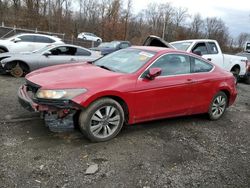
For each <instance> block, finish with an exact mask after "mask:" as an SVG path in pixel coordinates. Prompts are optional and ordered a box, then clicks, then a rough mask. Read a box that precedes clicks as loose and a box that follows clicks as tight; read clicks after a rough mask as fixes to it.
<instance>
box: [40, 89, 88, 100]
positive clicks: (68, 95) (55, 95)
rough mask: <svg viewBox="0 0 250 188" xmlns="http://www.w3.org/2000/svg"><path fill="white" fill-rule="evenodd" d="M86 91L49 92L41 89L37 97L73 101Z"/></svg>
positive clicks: (65, 90)
mask: <svg viewBox="0 0 250 188" xmlns="http://www.w3.org/2000/svg"><path fill="white" fill-rule="evenodd" d="M86 91H87V90H86V89H63V90H48V89H39V90H38V91H37V93H36V97H37V98H40V99H72V98H74V97H76V96H77V95H80V94H82V93H85V92H86Z"/></svg>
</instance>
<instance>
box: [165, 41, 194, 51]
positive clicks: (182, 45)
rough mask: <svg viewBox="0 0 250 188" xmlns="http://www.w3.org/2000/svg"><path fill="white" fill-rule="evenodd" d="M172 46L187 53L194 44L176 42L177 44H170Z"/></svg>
mask: <svg viewBox="0 0 250 188" xmlns="http://www.w3.org/2000/svg"><path fill="white" fill-rule="evenodd" d="M170 44H172V45H173V46H174V47H175V48H176V49H177V50H183V51H186V50H187V49H188V48H189V46H190V45H191V44H192V42H176V43H170Z"/></svg>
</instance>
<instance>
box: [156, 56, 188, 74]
mask: <svg viewBox="0 0 250 188" xmlns="http://www.w3.org/2000/svg"><path fill="white" fill-rule="evenodd" d="M153 67H159V68H161V69H162V73H161V76H170V75H179V74H189V73H190V72H191V71H190V69H191V66H190V58H189V56H186V55H181V54H168V55H164V56H162V57H160V58H159V59H158V60H156V61H155V62H154V64H153V65H152V66H151V68H153Z"/></svg>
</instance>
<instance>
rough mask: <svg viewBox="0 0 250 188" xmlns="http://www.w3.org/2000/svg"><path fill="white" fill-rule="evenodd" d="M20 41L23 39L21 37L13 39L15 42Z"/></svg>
mask: <svg viewBox="0 0 250 188" xmlns="http://www.w3.org/2000/svg"><path fill="white" fill-rule="evenodd" d="M20 41H21V39H20V38H18V37H16V38H14V40H13V42H14V43H17V42H20Z"/></svg>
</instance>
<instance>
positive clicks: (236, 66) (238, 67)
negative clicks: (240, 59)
mask: <svg viewBox="0 0 250 188" xmlns="http://www.w3.org/2000/svg"><path fill="white" fill-rule="evenodd" d="M236 68H237V69H239V72H240V65H239V64H236V65H234V66H233V67H232V68H231V70H230V72H232V71H233V70H235V69H236Z"/></svg>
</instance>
